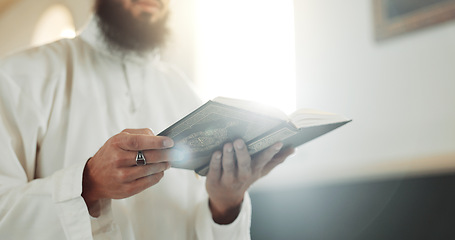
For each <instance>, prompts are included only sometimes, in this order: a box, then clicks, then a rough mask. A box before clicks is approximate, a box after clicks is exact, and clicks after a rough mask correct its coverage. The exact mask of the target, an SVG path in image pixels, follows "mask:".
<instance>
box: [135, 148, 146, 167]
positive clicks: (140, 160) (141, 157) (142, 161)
mask: <svg viewBox="0 0 455 240" xmlns="http://www.w3.org/2000/svg"><path fill="white" fill-rule="evenodd" d="M146 164H147V161H146V160H145V156H144V154H143V153H142V151H138V152H137V155H136V165H137V166H144V165H146Z"/></svg>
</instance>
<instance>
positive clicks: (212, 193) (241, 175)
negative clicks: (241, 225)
mask: <svg viewBox="0 0 455 240" xmlns="http://www.w3.org/2000/svg"><path fill="white" fill-rule="evenodd" d="M282 147H283V144H282V143H276V144H274V145H272V146H271V147H269V148H267V149H265V150H264V151H262V152H261V153H259V154H257V155H255V157H254V158H253V159H251V156H250V154H249V153H248V149H247V147H246V145H245V142H244V141H243V140H241V139H237V140H235V141H234V142H233V143H226V144H225V145H224V147H223V152H221V151H217V152H215V153H213V155H212V159H211V162H210V170H209V172H208V174H207V180H206V188H207V192H208V194H209V198H210V201H209V204H210V210H211V212H212V218H213V220H214V221H215V222H216V223H218V224H229V223H232V222H233V221H234V220H235V219H236V218H237V216H238V214H239V212H240V207H241V205H242V201H243V196H244V195H245V192H246V191H247V190H248V188H249V187H250V186H251V184H253V183H254V182H255V181H256V180H258V179H259V178H261V177H263V176H265V175H267V174H268V173H269V172H270V171H271V170H272V169H273V168H275V167H276V166H277V165H278V164H280V163H282V162H283V161H284V160H285V159H286V158H287V157H288V156H289V155H291V154H292V153H294V148H286V149H284V150H283V151H281V149H282Z"/></svg>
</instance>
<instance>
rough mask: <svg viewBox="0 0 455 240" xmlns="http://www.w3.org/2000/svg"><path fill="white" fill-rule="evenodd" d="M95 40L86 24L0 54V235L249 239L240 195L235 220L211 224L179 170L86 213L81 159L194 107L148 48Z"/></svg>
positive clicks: (186, 87)
mask: <svg viewBox="0 0 455 240" xmlns="http://www.w3.org/2000/svg"><path fill="white" fill-rule="evenodd" d="M102 39H103V38H102V37H101V34H100V31H99V29H98V27H97V25H96V23H95V22H94V21H92V22H91V23H90V24H89V25H88V27H87V28H86V29H85V30H84V32H83V33H82V34H81V35H80V36H78V37H76V38H75V39H72V40H61V41H58V42H55V43H51V44H49V45H45V46H41V47H37V48H33V49H29V50H26V51H23V52H20V53H16V54H14V55H11V56H9V57H7V58H5V59H3V60H2V61H0V94H1V95H0V153H1V155H0V239H46V240H48V239H92V238H94V239H120V238H123V239H160V240H161V239H163V240H170V239H173V240H175V239H229V240H232V239H249V238H250V236H249V228H250V218H251V205H250V200H249V198H248V195H246V196H245V199H244V202H243V204H242V208H241V213H240V215H239V216H238V217H237V219H236V220H235V221H234V222H233V223H231V224H229V225H218V224H216V223H214V222H213V220H212V218H211V213H210V210H209V207H208V195H207V192H206V190H205V179H204V178H197V177H196V175H195V174H194V172H192V171H188V170H181V169H170V170H168V171H166V172H165V175H164V178H163V179H162V180H161V181H160V182H159V183H158V184H156V185H154V186H152V187H151V188H149V189H147V190H145V191H143V192H141V193H139V194H137V195H135V196H133V197H130V198H127V199H122V200H105V201H102V210H101V216H100V217H98V218H92V217H90V215H89V213H88V210H87V207H86V205H85V202H84V200H83V198H82V197H81V192H82V172H83V169H84V166H85V163H86V161H87V159H88V158H89V157H91V156H93V155H94V154H95V153H96V151H97V150H98V149H99V148H100V147H101V146H102V145H103V144H104V143H105V142H106V141H107V140H108V139H109V138H110V137H112V136H113V135H115V134H117V133H119V132H120V131H122V130H123V129H126V128H151V129H153V130H154V131H155V133H157V132H159V131H161V130H163V129H164V128H166V127H167V126H169V125H170V124H172V123H174V122H175V121H177V120H178V119H179V118H181V117H183V116H184V115H185V114H187V113H189V112H190V111H192V110H194V109H195V108H196V107H197V106H198V105H199V104H200V102H199V99H198V97H197V96H196V94H194V91H193V90H192V89H191V86H190V84H189V83H188V82H187V81H186V80H185V79H184V77H183V76H182V74H180V73H179V72H178V71H177V70H176V69H175V68H173V67H172V66H170V65H169V64H165V63H163V62H162V61H160V59H159V58H158V57H157V54H146V55H144V56H137V55H131V54H130V55H125V54H122V53H120V52H118V51H113V50H110V49H108V47H107V46H106V44H105V43H104V42H103V40H102ZM132 161H133V162H134V159H132Z"/></svg>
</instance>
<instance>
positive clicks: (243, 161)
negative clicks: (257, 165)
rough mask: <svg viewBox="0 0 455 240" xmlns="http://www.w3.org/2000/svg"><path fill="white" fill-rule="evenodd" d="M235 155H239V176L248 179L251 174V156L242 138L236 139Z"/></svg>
mask: <svg viewBox="0 0 455 240" xmlns="http://www.w3.org/2000/svg"><path fill="white" fill-rule="evenodd" d="M234 148H235V156H236V157H237V168H238V177H239V178H240V179H246V178H248V177H249V176H250V175H251V157H250V154H249V153H248V149H247V147H246V145H245V142H244V141H243V140H242V139H237V140H235V141H234Z"/></svg>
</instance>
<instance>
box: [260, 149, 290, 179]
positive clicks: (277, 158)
mask: <svg viewBox="0 0 455 240" xmlns="http://www.w3.org/2000/svg"><path fill="white" fill-rule="evenodd" d="M294 152H295V149H294V148H286V149H284V150H283V151H281V152H279V153H278V154H277V155H275V157H274V158H273V159H272V160H271V161H269V162H268V163H267V164H266V165H265V166H264V168H263V169H262V176H265V175H267V174H269V172H270V171H272V170H273V169H274V168H275V167H276V166H278V165H279V164H281V163H283V162H284V160H286V158H288V157H289V156H290V155H292V154H293V153H294Z"/></svg>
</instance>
